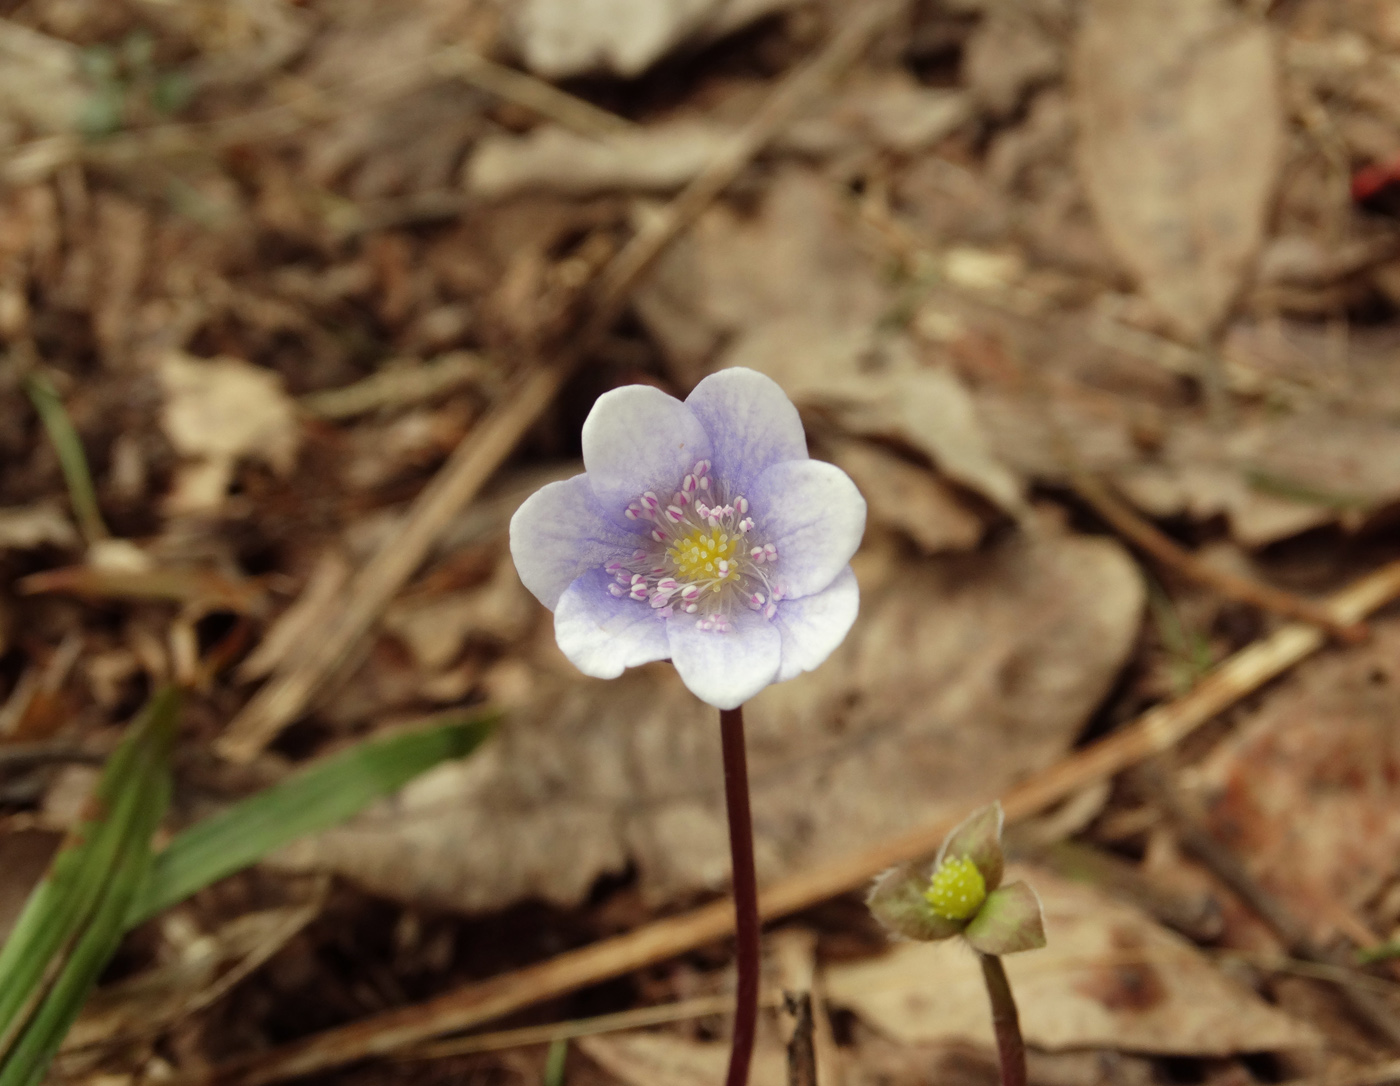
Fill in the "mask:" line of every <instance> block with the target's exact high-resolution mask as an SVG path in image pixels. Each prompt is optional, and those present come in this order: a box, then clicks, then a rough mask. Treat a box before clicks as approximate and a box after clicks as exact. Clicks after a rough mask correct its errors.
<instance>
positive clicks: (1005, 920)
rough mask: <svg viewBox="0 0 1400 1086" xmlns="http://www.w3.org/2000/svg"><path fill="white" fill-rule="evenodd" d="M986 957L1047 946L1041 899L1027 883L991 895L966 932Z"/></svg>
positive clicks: (1008, 887)
mask: <svg viewBox="0 0 1400 1086" xmlns="http://www.w3.org/2000/svg"><path fill="white" fill-rule="evenodd" d="M963 936H964V938H966V939H967V941H968V942H969V943H970V944H971V945H972V948H973V949H974V950H980V951H981V952H982V953H983V954H995V955H997V956H1000V955H1002V954H1015V953H1016V952H1017V951H1019V950H1039V949H1040V948H1041V947H1043V946H1044V945H1045V919H1044V916H1043V914H1042V912H1041V908H1040V898H1039V896H1038V895H1037V894H1036V892H1035V891H1034V890H1032V889H1031V888H1030V886H1029V885H1028V884H1027V883H1024V882H1013V883H1009V884H1008V885H1006V886H1003V887H1001V888H1000V889H998V890H996V891H995V892H993V893H990V894H988V895H987V900H986V901H985V902H983V904H982V908H981V910H979V911H978V913H977V915H976V916H975V917H973V918H972V921H971V922H970V923H969V924H968V925H967V930H965V931H964V932H963Z"/></svg>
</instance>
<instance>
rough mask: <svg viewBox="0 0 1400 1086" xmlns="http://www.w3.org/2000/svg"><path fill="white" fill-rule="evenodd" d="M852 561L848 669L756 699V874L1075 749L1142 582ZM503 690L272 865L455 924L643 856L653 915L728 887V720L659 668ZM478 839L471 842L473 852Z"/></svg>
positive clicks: (1027, 542) (893, 827) (1088, 569)
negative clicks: (450, 748) (723, 722)
mask: <svg viewBox="0 0 1400 1086" xmlns="http://www.w3.org/2000/svg"><path fill="white" fill-rule="evenodd" d="M893 552H894V548H890V549H888V550H880V549H879V548H878V546H877V547H875V548H868V550H867V552H866V553H863V554H862V555H859V556H858V563H857V570H856V572H857V576H858V577H859V578H860V580H861V584H862V593H863V600H862V613H861V617H860V618H859V619H858V621H857V624H856V627H855V629H854V630H853V631H852V633H851V635H850V636H849V637H848V638H847V640H846V643H845V644H844V645H843V646H842V647H841V648H840V649H838V650H837V653H836V655H835V656H834V657H833V658H832V659H831V660H830V661H829V662H828V663H827V664H826V665H824V666H823V667H821V668H819V669H818V670H817V671H816V672H813V673H812V674H810V675H807V676H803V677H802V678H799V679H796V680H793V681H792V682H789V683H784V684H782V685H780V686H775V687H771V688H769V689H768V690H766V691H764V692H763V693H762V694H760V695H759V696H758V697H757V698H755V699H754V700H753V701H752V702H750V703H749V707H748V713H747V716H748V726H749V739H750V745H749V751H750V759H751V762H750V765H751V773H752V781H753V792H754V808H755V820H756V825H757V827H758V842H757V850H758V864H759V869H760V873H761V876H762V878H764V879H774V878H777V877H779V876H781V875H783V874H785V873H788V872H792V871H795V870H799V869H802V868H805V867H808V866H810V865H812V864H814V863H817V862H819V861H821V860H822V859H825V858H830V857H832V856H835V855H838V854H842V853H846V852H849V851H853V850H855V849H857V848H860V847H862V846H865V845H868V844H869V843H870V842H871V841H872V840H877V839H879V838H881V837H884V836H888V835H893V834H897V833H899V832H902V831H904V830H907V829H908V827H909V826H910V825H912V824H915V823H917V822H920V821H923V820H925V819H931V818H934V817H937V816H940V815H946V814H950V813H953V812H955V811H956V810H957V809H958V808H960V807H963V806H965V805H967V804H968V803H970V802H972V801H973V800H974V798H975V797H980V796H984V795H986V794H987V793H988V792H992V791H995V790H997V789H999V788H1001V787H1004V786H1005V785H1007V784H1009V783H1010V782H1011V781H1012V780H1013V779H1015V778H1016V777H1018V776H1020V775H1023V774H1024V773H1026V772H1028V771H1030V770H1033V769H1035V768H1038V767H1041V766H1044V765H1046V764H1048V763H1049V762H1050V761H1052V760H1053V759H1054V758H1056V757H1057V756H1058V755H1059V754H1060V753H1062V752H1063V751H1064V749H1065V748H1066V746H1067V745H1068V744H1069V743H1070V742H1072V741H1073V738H1074V736H1076V735H1077V734H1078V732H1079V730H1080V729H1081V728H1082V726H1083V724H1084V721H1085V720H1086V719H1087V718H1088V716H1089V715H1090V714H1091V713H1092V712H1093V710H1094V708H1095V707H1096V706H1097V704H1098V702H1099V700H1100V699H1101V698H1102V697H1103V695H1104V693H1105V692H1106V691H1107V689H1108V688H1109V686H1110V685H1111V684H1112V682H1113V679H1114V676H1115V675H1116V674H1117V671H1118V669H1119V667H1120V666H1121V665H1122V662H1123V660H1124V659H1125V658H1126V656H1127V653H1128V651H1129V650H1130V648H1131V645H1132V643H1133V640H1134V638H1135V636H1136V632H1137V627H1138V621H1139V615H1140V610H1141V606H1142V600H1143V592H1142V585H1141V582H1140V580H1139V577H1138V574H1137V571H1136V569H1135V568H1134V566H1133V564H1132V562H1131V561H1130V560H1129V559H1128V558H1127V556H1126V555H1125V554H1124V553H1123V551H1122V550H1121V549H1120V548H1119V547H1118V546H1117V545H1116V544H1114V543H1112V542H1111V541H1108V540H1103V539H1077V538H1065V537H1060V536H1056V535H1051V534H1046V535H1044V536H1043V537H1041V536H1039V535H1037V536H1036V537H1034V538H1031V539H1017V540H1010V541H1007V542H1005V543H1003V544H1002V545H1001V546H999V547H997V548H995V549H994V550H992V551H991V552H989V553H986V554H975V555H969V556H966V557H960V558H956V559H953V558H948V559H931V560H923V561H908V560H904V559H900V558H897V557H895V555H894V553H893ZM542 617H543V618H544V619H545V622H544V623H542V628H541V629H540V630H539V644H540V649H541V655H542V659H541V661H540V663H538V664H537V665H535V666H534V667H533V668H528V669H527V668H524V666H523V665H517V666H518V667H519V668H520V670H521V671H522V674H520V675H519V676H517V678H516V680H515V681H513V682H512V683H510V684H509V685H510V687H511V689H512V691H513V693H509V692H507V691H506V690H505V688H504V687H500V686H499V684H497V685H498V688H499V690H500V692H501V693H502V694H503V695H504V696H505V697H507V698H509V699H513V700H514V702H515V705H514V707H513V711H512V713H511V718H510V726H509V727H508V728H505V729H503V730H502V732H501V733H500V735H499V736H498V739H497V741H496V742H495V743H493V744H492V745H490V746H488V747H487V748H485V749H483V750H482V751H481V752H480V753H479V754H477V755H476V756H474V757H473V758H471V759H468V760H467V761H466V762H463V763H460V764H457V765H452V766H444V767H442V768H441V769H438V770H435V771H434V772H433V773H431V774H429V775H428V776H427V777H425V778H424V779H423V780H421V781H419V782H416V783H415V784H413V785H411V786H410V787H409V788H407V789H406V790H405V791H404V792H403V794H402V795H401V796H400V797H399V798H398V799H396V800H395V801H393V802H392V803H390V804H385V805H383V806H381V807H380V808H379V809H377V810H376V811H373V812H370V813H368V814H366V815H365V816H363V817H361V818H360V819H359V820H357V821H356V822H355V823H354V824H352V825H349V826H347V827H344V828H342V829H339V830H336V831H333V832H331V833H328V834H325V835H322V836H321V837H319V838H317V839H314V840H311V841H307V842H303V843H302V844H300V845H297V846H293V848H292V849H290V850H288V851H287V852H286V853H284V854H283V855H282V856H281V857H280V858H279V860H278V862H279V863H280V864H282V865H285V866H291V867H295V868H299V869H306V868H324V869H330V870H333V871H337V872H341V873H344V874H346V875H348V876H349V877H352V878H355V879H357V880H359V881H360V882H362V883H364V884H366V885H368V886H370V887H372V888H374V889H375V890H376V891H378V892H382V893H386V894H390V895H393V896H395V897H400V898H405V899H409V900H415V901H420V902H422V901H433V902H438V903H441V904H445V905H450V906H454V907H458V908H464V909H489V908H498V907H501V906H504V905H507V904H509V903H511V902H514V901H517V900H519V899H521V898H524V897H531V896H534V897H540V898H544V899H547V900H550V901H555V902H560V903H565V904H573V903H577V902H578V901H579V900H581V899H582V897H583V896H584V895H585V894H587V892H588V890H589V887H590V886H591V885H592V884H593V881H594V880H595V879H596V878H597V877H598V876H599V875H601V874H603V873H604V872H610V871H619V870H621V869H622V868H623V867H624V866H626V864H627V863H628V862H629V860H631V861H634V862H635V863H636V865H637V868H638V877H639V883H640V888H641V890H642V892H643V893H644V894H645V895H646V897H647V898H648V899H649V900H653V901H661V900H670V899H674V898H675V897H677V896H679V895H684V894H688V893H692V892H694V891H695V890H697V889H715V888H718V887H722V886H723V885H724V884H725V882H726V881H727V879H728V875H729V853H728V847H727V844H726V840H727V838H726V831H725V816H724V803H723V798H722V797H723V789H722V781H721V774H720V758H719V735H718V729H717V728H716V721H715V714H714V710H712V709H710V708H708V707H707V706H704V705H702V704H701V703H699V702H698V701H696V700H695V699H694V698H693V697H691V696H690V695H689V694H688V693H687V692H686V690H685V689H684V687H683V686H681V684H680V682H679V680H678V679H677V678H676V675H675V672H674V670H673V669H672V668H671V667H670V665H669V664H659V665H654V666H648V667H645V668H640V669H635V670H633V671H629V672H627V673H626V674H625V675H624V676H623V677H622V678H619V679H616V680H612V681H609V682H602V681H597V680H586V679H582V678H580V677H579V676H578V675H577V673H575V672H574V671H573V670H572V668H570V666H569V665H568V664H567V663H566V662H565V661H564V660H563V659H562V657H560V656H559V654H558V650H557V649H556V648H555V646H554V644H553V638H552V630H550V629H549V627H548V625H547V623H548V616H542ZM467 841H469V842H471V847H470V848H466V847H463V842H467Z"/></svg>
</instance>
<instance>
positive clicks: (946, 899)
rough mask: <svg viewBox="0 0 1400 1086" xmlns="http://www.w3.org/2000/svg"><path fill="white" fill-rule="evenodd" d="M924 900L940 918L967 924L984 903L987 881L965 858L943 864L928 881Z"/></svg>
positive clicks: (974, 865) (946, 861)
mask: <svg viewBox="0 0 1400 1086" xmlns="http://www.w3.org/2000/svg"><path fill="white" fill-rule="evenodd" d="M924 900H925V901H927V902H928V903H929V905H931V906H932V907H933V911H934V912H936V913H937V914H938V915H939V916H942V917H946V918H947V919H949V920H966V919H967V918H968V917H969V916H972V915H974V914H975V913H976V912H977V910H978V909H980V908H981V907H982V902H984V901H986V900H987V880H986V879H984V878H983V877H982V872H980V871H978V870H977V865H976V864H975V863H973V862H972V861H971V860H970V859H968V858H967V857H966V856H961V857H958V858H957V859H950V860H944V861H943V862H942V863H941V864H939V865H938V870H937V871H935V872H934V873H933V878H932V879H930V880H929V886H928V889H927V890H925V891H924Z"/></svg>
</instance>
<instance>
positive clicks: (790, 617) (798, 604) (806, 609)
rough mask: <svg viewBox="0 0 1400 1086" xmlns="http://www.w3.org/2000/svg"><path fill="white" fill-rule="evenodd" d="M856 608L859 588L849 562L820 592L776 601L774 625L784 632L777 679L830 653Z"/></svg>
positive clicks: (807, 668) (812, 665)
mask: <svg viewBox="0 0 1400 1086" xmlns="http://www.w3.org/2000/svg"><path fill="white" fill-rule="evenodd" d="M859 609H860V588H859V587H858V586H857V585H856V575H855V574H854V573H852V572H851V567H850V566H847V567H846V568H845V569H844V570H842V571H841V572H840V573H838V574H837V575H836V580H834V581H832V582H831V584H830V585H828V586H827V587H826V588H823V589H822V590H821V591H820V592H814V593H813V594H812V595H810V596H803V597H802V598H801V599H796V600H783V601H782V602H781V603H779V604H778V613H777V614H776V615H774V616H773V625H774V626H776V627H777V628H778V632H779V633H780V634H782V636H783V656H782V662H781V663H780V664H779V665H778V678H777V680H776V681H777V682H786V681H787V680H788V679H791V678H793V677H794V676H797V675H800V674H802V672H804V671H811V670H812V669H813V668H815V667H816V666H817V665H818V664H820V663H821V662H822V661H823V660H825V659H826V658H827V657H828V656H830V655H831V654H832V652H833V651H834V650H835V648H836V646H837V645H839V644H841V642H842V640H844V639H845V636H846V633H847V631H849V630H850V628H851V624H852V623H854V622H855V620H856V612H857V611H858V610H859Z"/></svg>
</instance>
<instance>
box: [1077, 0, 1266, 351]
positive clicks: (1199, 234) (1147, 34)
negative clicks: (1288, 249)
mask: <svg viewBox="0 0 1400 1086" xmlns="http://www.w3.org/2000/svg"><path fill="white" fill-rule="evenodd" d="M1277 69H1278V63H1277V57H1276V54H1275V47H1274V43H1273V40H1272V37H1271V36H1270V33H1269V31H1268V29H1267V28H1266V27H1265V26H1264V25H1263V24H1262V23H1258V22H1251V21H1249V20H1248V19H1247V18H1246V17H1245V16H1243V15H1241V14H1240V13H1239V12H1238V11H1237V9H1235V8H1234V6H1233V5H1231V4H1229V3H1227V2H1226V0H1179V2H1176V3H1169V4H1168V3H1148V4H1145V3H1139V2H1137V0H1094V2H1093V3H1091V4H1090V5H1089V10H1088V13H1087V17H1086V18H1085V19H1084V22H1083V23H1082V25H1081V27H1080V30H1079V36H1078V41H1077V42H1076V46H1075V50H1074V58H1073V70H1074V71H1073V74H1074V84H1075V97H1074V101H1075V108H1076V112H1077V114H1078V118H1079V129H1080V131H1079V165H1080V172H1081V174H1082V176H1083V179H1084V184H1085V187H1086V188H1087V189H1088V192H1089V197H1090V200H1091V202H1092V204H1093V207H1094V211H1095V213H1096V214H1097V216H1098V219H1099V222H1100V224H1101V225H1102V227H1103V230H1104V233H1105V235H1106V236H1107V238H1108V241H1109V243H1110V244H1111V245H1112V246H1113V248H1114V250H1115V252H1116V253H1117V255H1118V257H1119V259H1120V260H1121V261H1122V262H1123V263H1124V264H1125V265H1126V266H1127V267H1128V268H1129V269H1131V271H1132V272H1133V274H1134V275H1135V276H1136V277H1137V278H1138V280H1139V281H1140V283H1141V286H1142V289H1143V292H1144V293H1145V294H1146V295H1147V296H1148V298H1150V299H1151V300H1152V302H1153V304H1155V305H1156V306H1157V307H1158V308H1159V309H1160V310H1161V311H1162V313H1163V314H1164V315H1165V316H1166V317H1167V318H1168V319H1169V320H1170V321H1171V323H1172V325H1173V327H1174V328H1175V329H1176V330H1177V332H1178V333H1179V334H1180V335H1182V336H1185V337H1186V338H1188V339H1190V340H1192V341H1197V340H1200V339H1202V338H1203V337H1205V336H1207V335H1209V334H1210V333H1212V332H1214V331H1215V330H1216V329H1217V328H1218V327H1219V325H1220V323H1221V321H1222V320H1223V319H1224V318H1225V317H1226V315H1227V314H1228V312H1229V309H1230V306H1231V305H1232V304H1233V302H1234V300H1235V298H1236V297H1237V296H1238V294H1239V292H1240V289H1241V288H1242V286H1243V285H1244V282H1245V278H1246V276H1247V274H1248V272H1249V270H1250V268H1251V266H1252V264H1253V262H1254V259H1255V257H1256V255H1257V253H1258V251H1259V248H1260V245H1261V243H1262V240H1263V237H1264V228H1265V223H1266V218H1267V215H1268V210H1269V204H1270V198H1271V196H1272V193H1273V190H1274V185H1275V183H1276V180H1277V175H1278V171H1279V168H1280V165H1281V163H1282V153H1283V148H1284V130H1283V109H1282V104H1281V102H1280V100H1279V74H1278V70H1277Z"/></svg>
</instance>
